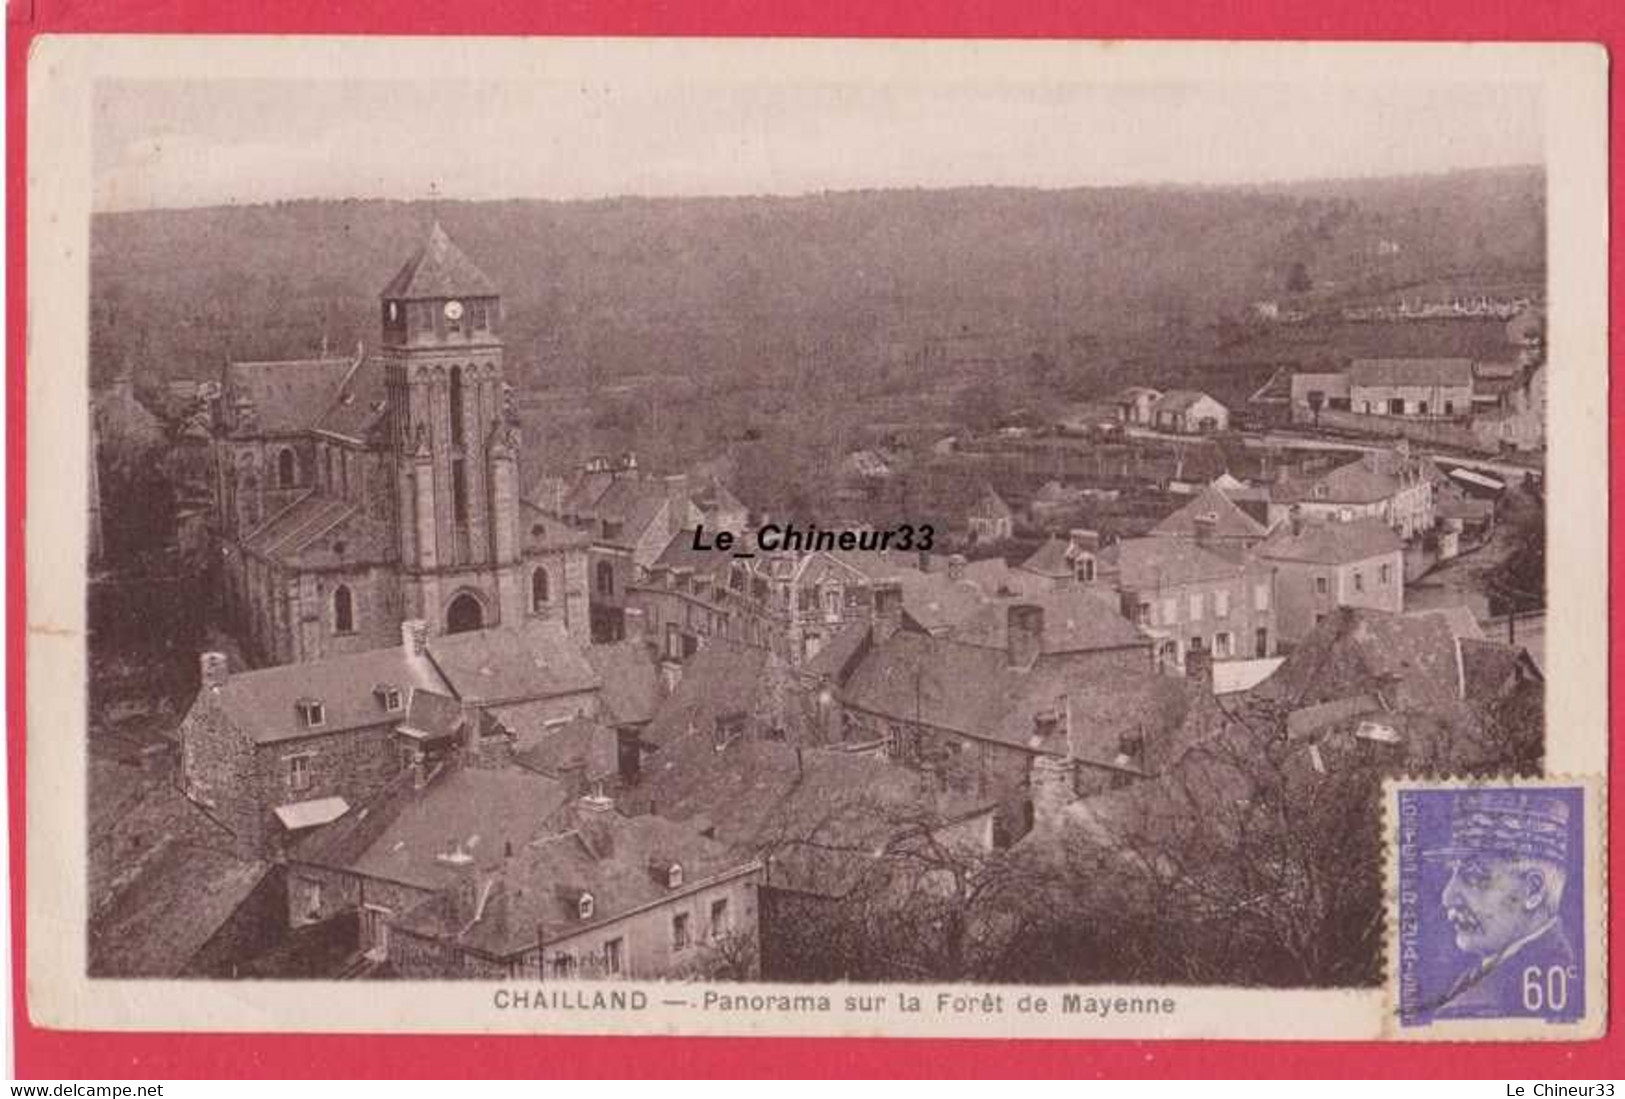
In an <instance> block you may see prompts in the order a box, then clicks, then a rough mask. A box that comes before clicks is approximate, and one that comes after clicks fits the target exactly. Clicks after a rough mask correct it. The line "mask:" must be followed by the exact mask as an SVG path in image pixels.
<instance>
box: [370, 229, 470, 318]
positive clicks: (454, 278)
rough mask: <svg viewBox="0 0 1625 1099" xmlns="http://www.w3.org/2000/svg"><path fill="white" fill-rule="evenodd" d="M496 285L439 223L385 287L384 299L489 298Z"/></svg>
mask: <svg viewBox="0 0 1625 1099" xmlns="http://www.w3.org/2000/svg"><path fill="white" fill-rule="evenodd" d="M496 293H497V287H496V283H494V282H492V281H491V279H490V278H489V277H488V276H487V275H486V274H485V272H484V271H481V270H480V269H479V268H478V267H476V266H474V261H473V260H471V259H469V258H468V257H467V256H466V255H464V254H463V250H462V249H461V248H458V247H457V245H455V244H453V243H452V240H451V238H450V237H448V236H447V235H446V231H445V230H444V229H442V228H441V227H440V223H439V222H438V221H437V222H435V223H434V225H433V226H432V227H431V228H430V229H429V237H428V239H427V240H425V241H424V242H423V244H422V246H421V247H420V248H418V250H417V251H416V252H414V253H413V254H412V258H411V259H409V260H407V261H406V263H405V265H404V266H402V267H401V269H400V272H399V273H398V274H397V275H396V276H395V277H394V278H392V279H390V280H389V285H387V286H385V287H384V290H383V293H382V294H380V295H379V296H380V297H382V298H386V299H387V298H398V299H404V300H412V299H420V298H488V297H493V296H495V294H496Z"/></svg>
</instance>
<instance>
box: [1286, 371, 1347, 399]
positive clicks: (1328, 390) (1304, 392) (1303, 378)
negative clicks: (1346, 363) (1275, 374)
mask: <svg viewBox="0 0 1625 1099" xmlns="http://www.w3.org/2000/svg"><path fill="white" fill-rule="evenodd" d="M1311 391H1318V392H1319V393H1321V394H1323V395H1324V396H1325V398H1326V399H1327V400H1328V401H1332V400H1345V401H1346V400H1348V396H1349V376H1348V374H1346V373H1339V374H1325V373H1299V374H1294V375H1292V403H1293V404H1308V403H1309V394H1310V392H1311Z"/></svg>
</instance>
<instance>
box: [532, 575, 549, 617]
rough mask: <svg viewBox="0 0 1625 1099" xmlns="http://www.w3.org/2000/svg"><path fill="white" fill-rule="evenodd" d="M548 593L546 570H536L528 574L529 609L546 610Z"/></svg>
mask: <svg viewBox="0 0 1625 1099" xmlns="http://www.w3.org/2000/svg"><path fill="white" fill-rule="evenodd" d="M548 596H549V592H548V587H547V570H546V569H537V570H536V571H535V572H533V573H531V574H530V609H531V610H533V611H544V610H546V609H547V604H548V602H549V599H548Z"/></svg>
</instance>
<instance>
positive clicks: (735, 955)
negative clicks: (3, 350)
mask: <svg viewBox="0 0 1625 1099" xmlns="http://www.w3.org/2000/svg"><path fill="white" fill-rule="evenodd" d="M1607 77H1608V70H1607V57H1606V54H1605V53H1604V52H1603V51H1602V50H1601V49H1599V48H1596V47H1591V46H1585V45H1475V46H1462V45H1420V44H1417V45H1407V44H1386V45H1353V44H1308V43H1297V44H1287V43H1280V44H1266V43H1255V44H1236V43H1229V44H1227V43H1183V44H1173V43H1137V44H1124V43H1116V44H1111V45H1106V44H1101V43H1089V42H1055V41H1051V42H975V43H972V42H956V41H934V42H933V41H909V42H902V41H862V42H859V41H837V40H828V41H811V40H796V41H792V40H754V41H752V40H727V41H725V40H715V41H713V40H592V39H570V40H544V39H458V40H450V39H447V40H435V39H428V38H420V39H368V40H363V39H344V38H302V39H301V38H263V39H260V38H252V37H238V38H224V37H222V38H215V37H208V36H189V37H184V38H182V37H173V38H164V37H156V38H135V37H123V38H104V37H95V36H82V37H71V38H68V37H57V38H53V37H45V38H42V39H40V40H38V41H36V43H35V45H34V49H33V52H32V55H31V59H30V64H29V86H28V87H29V101H28V102H29V118H28V138H29V144H28V157H29V159H28V173H29V190H28V234H29V235H28V290H29V299H28V300H29V313H28V334H27V338H28V359H27V425H28V443H29V449H28V455H27V459H28V461H27V470H26V475H27V489H28V494H27V566H28V574H27V621H28V627H29V632H28V650H27V699H26V702H27V722H28V724H27V783H28V786H27V821H28V831H27V856H28V857H27V865H26V875H27V877H26V881H27V931H28V936H27V946H28V957H27V989H28V1010H29V1012H30V1015H31V1018H32V1019H33V1021H34V1022H35V1023H37V1024H39V1025H42V1026H49V1027H66V1028H77V1029H91V1030H155V1031H156V1030H162V1031H255V1032H266V1031H340V1032H382V1031H395V1032H435V1031H438V1032H448V1033H481V1032H505V1033H616V1034H654V1033H659V1034H685V1035H687V1034H692V1035H701V1034H741V1035H751V1034H762V1035H848V1036H857V1035H896V1036H963V1037H980V1036H986V1037H1009V1036H1018V1037H1021V1036H1027V1037H1098V1038H1164V1037H1166V1038H1192V1037H1205V1038H1249V1039H1373V1038H1387V1039H1394V1040H1404V1041H1414V1040H1450V1041H1459V1040H1463V1039H1467V1040H1496V1039H1505V1040H1528V1039H1539V1040H1551V1041H1565V1040H1567V1041H1574V1040H1581V1039H1587V1038H1595V1037H1596V1036H1598V1035H1599V1034H1601V1033H1603V1031H1604V1029H1605V1025H1606V1018H1605V1016H1606V1005H1607V1001H1608V994H1609V989H1608V983H1607V976H1606V975H1607V973H1608V969H1609V965H1608V943H1607V941H1606V939H1605V937H1604V934H1603V931H1604V922H1603V913H1604V911H1605V908H1606V904H1607V899H1608V890H1609V887H1610V882H1609V880H1608V874H1607V860H1606V856H1607V852H1606V841H1607V833H1606V830H1605V815H1606V814H1605V809H1606V799H1607V794H1608V791H1607V787H1606V775H1607V765H1608V748H1607V742H1608V714H1607V698H1606V689H1607V681H1606V668H1607V627H1608V621H1607V606H1606V599H1605V598H1604V593H1605V592H1606V590H1607V585H1608V575H1607V561H1606V531H1607V519H1608V503H1609V494H1608V486H1607V480H1606V474H1605V472H1604V471H1605V470H1606V469H1607V445H1606V444H1607V438H1606V409H1607V359H1606V334H1607V311H1606V302H1607V266H1606V242H1607V229H1608V225H1607V168H1606V165H1607V160H1606V138H1607V129H1606V106H1607V102H1606V90H1607Z"/></svg>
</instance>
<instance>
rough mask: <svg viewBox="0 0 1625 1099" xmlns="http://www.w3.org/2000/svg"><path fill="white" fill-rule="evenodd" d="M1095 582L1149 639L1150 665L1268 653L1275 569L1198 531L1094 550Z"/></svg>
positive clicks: (1177, 666) (1274, 640)
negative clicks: (1198, 656) (1111, 593)
mask: <svg viewBox="0 0 1625 1099" xmlns="http://www.w3.org/2000/svg"><path fill="white" fill-rule="evenodd" d="M1099 570H1100V572H1099V575H1100V581H1099V582H1100V583H1101V584H1102V585H1105V586H1107V587H1109V588H1111V589H1112V590H1114V591H1116V592H1117V594H1118V597H1119V599H1120V606H1121V608H1122V613H1123V615H1124V616H1125V617H1126V618H1127V619H1128V620H1129V621H1131V622H1133V623H1134V624H1135V625H1137V626H1139V627H1140V628H1141V629H1142V630H1144V631H1145V632H1146V633H1148V634H1149V635H1150V636H1151V637H1152V638H1153V639H1154V641H1155V642H1156V660H1157V665H1158V666H1159V667H1160V668H1161V669H1163V670H1164V671H1170V672H1171V671H1186V670H1188V665H1189V663H1190V657H1191V656H1192V654H1201V655H1202V656H1203V657H1205V658H1207V659H1208V660H1211V661H1225V660H1233V659H1240V658H1249V659H1256V658H1262V657H1268V656H1273V655H1274V654H1275V649H1276V645H1277V644H1278V642H1279V639H1280V629H1279V626H1278V624H1277V615H1276V592H1275V576H1274V571H1273V570H1272V569H1271V568H1270V567H1269V566H1267V565H1264V564H1261V563H1260V562H1258V561H1256V560H1254V559H1253V558H1252V557H1250V556H1247V555H1245V554H1244V553H1242V552H1241V551H1239V550H1237V549H1235V548H1233V547H1230V548H1227V547H1225V546H1222V545H1220V544H1218V543H1214V542H1210V541H1207V540H1205V539H1204V538H1203V537H1196V538H1191V539H1184V538H1130V539H1125V540H1123V541H1120V542H1115V543H1113V544H1112V545H1111V546H1108V547H1107V548H1106V549H1105V551H1104V552H1102V554H1101V556H1100V564H1099Z"/></svg>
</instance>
